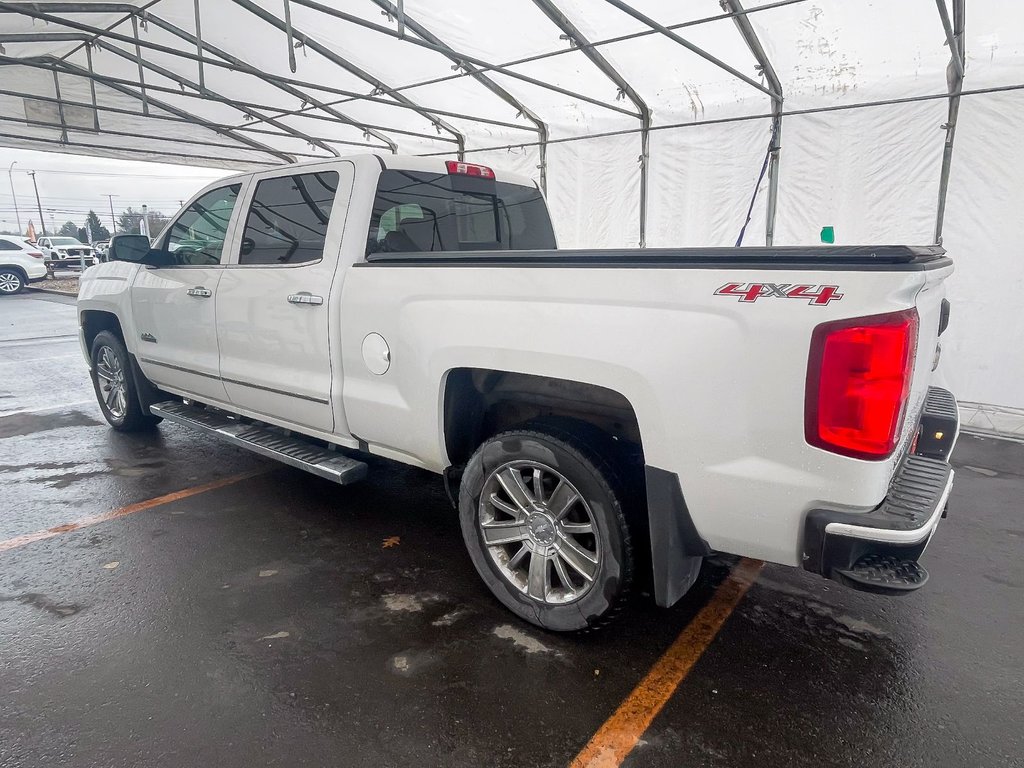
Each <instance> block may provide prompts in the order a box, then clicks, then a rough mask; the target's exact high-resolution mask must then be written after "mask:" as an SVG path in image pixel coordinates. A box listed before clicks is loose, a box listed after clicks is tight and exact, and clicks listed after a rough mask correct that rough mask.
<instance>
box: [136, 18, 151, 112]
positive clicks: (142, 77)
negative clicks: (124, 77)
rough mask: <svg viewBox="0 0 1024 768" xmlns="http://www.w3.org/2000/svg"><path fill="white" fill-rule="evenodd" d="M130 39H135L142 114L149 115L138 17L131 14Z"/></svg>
mask: <svg viewBox="0 0 1024 768" xmlns="http://www.w3.org/2000/svg"><path fill="white" fill-rule="evenodd" d="M132 37H134V38H135V61H136V62H138V65H139V92H140V93H141V94H142V114H144V115H148V114H149V99H147V98H146V74H145V72H143V71H142V47H141V46H140V45H139V17H138V16H136V15H135V14H134V13H133V14H132Z"/></svg>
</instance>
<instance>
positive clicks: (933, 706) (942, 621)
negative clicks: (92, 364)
mask: <svg viewBox="0 0 1024 768" xmlns="http://www.w3.org/2000/svg"><path fill="white" fill-rule="evenodd" d="M75 330H76V328H75V312H74V306H73V303H71V301H70V300H66V299H63V298H62V297H57V296H45V295H42V294H27V295H23V296H19V297H14V298H4V299H0V483H2V488H3V500H4V503H3V505H2V507H0V766H2V767H3V768H13V767H14V766H18V767H19V768H20V767H21V766H57V765H60V766H133V767H135V766H200V765H202V766H207V765H216V766H217V767H218V768H233V767H234V766H247V767H248V766H256V765H260V766H262V765H267V766H306V765H308V766H327V765H331V766H473V767H474V768H475V767H477V766H509V767H512V766H515V767H516V768H522V766H566V765H569V764H571V763H572V762H573V760H574V758H575V757H576V755H577V754H578V753H580V751H581V750H583V749H584V747H585V745H587V744H588V742H591V741H592V739H594V738H595V734H598V737H596V738H597V742H596V743H597V744H598V747H600V740H601V738H604V736H605V735H606V734H607V733H608V727H607V725H606V723H607V722H609V718H611V717H613V714H614V713H616V711H617V710H618V709H619V708H620V704H621V703H622V702H623V701H624V700H626V699H627V697H630V695H631V692H632V691H634V688H635V687H636V686H637V685H638V683H641V681H644V680H645V679H648V678H647V677H645V676H648V673H649V671H650V670H651V669H652V667H654V666H655V665H658V664H663V663H664V659H665V658H666V657H667V656H671V655H672V654H673V653H677V652H679V651H680V649H682V653H683V655H686V654H689V655H690V656H692V659H693V660H694V661H693V663H692V666H690V667H687V668H686V669H685V670H684V671H683V674H681V676H680V677H681V682H679V684H678V687H675V685H673V686H671V688H670V689H669V691H668V693H669V694H670V695H668V696H667V701H666V702H662V703H663V704H664V706H663V708H661V709H657V708H651V709H650V711H648V712H647V713H646V714H645V713H644V712H640V713H639V714H638V713H636V712H633V711H632V710H630V711H627V712H626V713H625V714H624V715H623V714H622V713H621V712H620V713H619V717H620V718H622V717H624V718H625V719H626V721H628V722H633V723H634V724H635V723H636V722H641V723H642V724H643V728H642V729H641V731H640V732H639V736H638V738H639V740H638V741H637V742H636V744H635V747H634V748H632V750H631V751H630V752H629V753H628V755H627V756H626V757H625V759H624V762H622V763H621V764H624V765H627V766H633V767H636V768H639V767H640V766H645V767H646V766H654V767H655V768H660V767H662V766H664V767H665V768H669V767H672V768H675V767H676V766H747V765H767V766H774V765H779V766H809V767H810V766H815V767H818V766H854V765H861V764H868V765H871V766H900V768H904V767H905V766H971V767H972V768H974V767H976V766H1020V765H1024V728H1022V726H1021V723H1022V722H1024V642H1022V640H1021V638H1022V636H1024V558H1022V554H1024V517H1022V510H1021V506H1022V499H1024V445H1022V444H1019V443H1011V442H1005V441H998V440H993V439H980V438H974V437H969V436H963V437H961V441H960V444H959V445H958V446H957V450H956V453H955V455H954V459H953V463H954V465H955V467H956V469H957V480H956V482H955V484H954V488H953V493H952V497H951V501H950V516H949V518H948V519H946V520H944V521H943V522H942V525H941V526H940V528H939V531H938V534H937V535H936V537H935V539H934V540H933V542H932V544H931V545H930V547H929V549H928V552H927V553H926V555H925V557H924V560H923V563H924V564H925V566H926V567H927V568H928V569H929V571H930V572H931V580H930V582H929V584H928V585H927V586H926V587H925V589H923V590H921V591H920V592H918V593H915V594H913V595H911V596H909V597H905V598H901V599H893V598H884V597H876V596H872V595H865V594H862V593H857V592H853V591H850V590H848V589H845V588H843V587H840V586H839V585H837V584H834V583H831V582H827V581H824V580H822V579H820V578H818V577H814V576H812V575H809V574H807V573H804V572H801V571H797V570H794V569H789V568H784V567H780V566H774V565H766V566H764V568H763V569H761V570H760V572H759V573H758V575H757V577H756V580H755V581H754V582H753V584H752V586H750V588H749V591H747V592H746V594H745V595H743V596H742V597H740V598H738V602H737V603H736V605H735V608H732V607H731V605H730V607H729V609H728V610H726V611H725V612H724V613H723V618H724V624H722V626H721V629H720V630H719V631H718V632H717V634H715V633H710V634H708V633H705V634H704V635H701V634H700V633H699V632H697V633H696V634H693V632H694V627H695V626H697V627H698V628H699V626H702V622H703V617H704V616H705V614H706V613H707V612H708V610H709V606H710V607H714V605H715V601H716V600H719V598H720V594H721V592H722V589H723V588H724V587H720V585H726V586H727V585H728V583H729V579H731V578H734V577H733V576H730V573H733V572H734V571H735V569H737V568H738V567H740V566H737V561H736V560H735V559H733V558H727V557H721V558H716V559H714V560H711V561H709V562H708V563H707V564H706V566H705V568H704V570H703V572H702V575H701V578H700V580H699V582H698V583H697V585H696V586H695V587H694V589H693V590H692V591H691V593H690V594H688V595H687V596H686V597H685V598H684V599H683V600H682V601H681V602H680V603H679V604H678V605H677V606H675V607H674V608H672V609H669V610H662V609H658V608H656V607H654V606H653V604H652V602H651V600H650V598H649V597H646V596H643V595H640V596H638V599H637V600H635V601H634V604H633V606H632V607H631V608H630V609H629V610H628V611H627V613H626V614H625V615H624V616H623V617H622V618H621V620H620V621H619V622H618V623H617V624H615V625H613V626H612V627H609V628H608V629H606V630H604V631H603V632H600V633H597V634H595V635H592V636H586V637H582V638H581V637H566V636H560V635H553V634H549V633H545V632H542V631H540V630H537V629H534V628H533V627H530V626H528V625H525V624H522V623H520V622H518V621H517V620H516V619H515V618H514V617H513V616H511V615H510V614H509V613H507V612H506V611H505V610H504V609H502V607H501V606H500V605H499V604H498V603H497V602H496V601H495V600H494V599H493V598H491V596H490V594H489V593H488V592H487V591H486V589H485V588H484V587H483V585H482V584H481V583H480V581H479V579H478V577H477V576H476V573H475V572H474V570H473V568H472V565H471V564H470V562H469V559H468V556H467V555H466V554H465V552H464V550H463V547H462V543H461V540H460V536H459V529H458V521H457V518H456V515H455V513H454V512H453V511H452V509H451V508H450V506H449V505H448V502H447V500H446V498H445V495H444V492H443V489H442V486H441V483H440V480H439V478H437V477H435V476H433V475H431V474H429V473H426V472H423V471H420V470H416V469H412V468H408V467H403V466H401V465H398V464H392V463H389V462H386V461H383V460H378V459H370V460H369V461H370V465H371V466H370V474H369V478H368V479H367V480H366V481H365V482H363V483H361V484H358V485H355V486H350V487H345V488H341V487H338V486H335V485H333V484H331V483H329V482H327V481H324V480H320V479H318V478H315V477H312V476H309V475H307V474H305V473H302V472H300V471H298V470H293V469H290V468H288V467H282V466H279V465H277V464H275V463H273V462H269V461H267V460H264V459H262V458H259V457H256V456H254V455H251V454H249V453H246V452H244V451H242V450H240V449H236V448H233V447H231V446H228V445H224V444H220V443H215V442H211V441H210V440H209V439H208V438H204V437H202V436H199V435H196V434H193V433H190V432H188V431H187V430H185V429H183V428H180V427H178V426H175V425H169V424H163V425H161V426H160V427H159V429H158V430H156V431H155V432H153V433H150V434H140V435H122V434H119V433H116V432H113V431H112V430H110V429H109V428H108V427H107V426H106V424H105V423H104V422H103V420H102V417H101V416H100V412H99V410H98V407H97V406H96V404H95V402H94V400H93V394H92V388H91V384H90V382H89V378H88V375H87V372H86V368H85V362H84V360H83V358H82V354H81V351H80V349H79V346H78V341H77V337H76V335H75ZM716 590H718V591H717V592H716ZM694 617H698V621H696V622H694ZM701 638H702V639H701ZM698 642H699V643H700V644H699V646H696V645H694V644H695V643H698ZM659 660H662V661H659ZM631 701H632V699H631ZM640 701H641V704H643V706H647V707H655V705H653V704H650V703H649V701H648V699H645V698H644V697H641V699H640ZM645 702H647V703H645ZM657 706H659V707H660V704H659V705H657ZM626 709H627V710H629V709H630V708H629V707H627V708H626ZM637 717H640V720H637V719H636V718H637ZM643 717H646V718H647V719H643ZM630 718H633V720H630ZM615 722H619V721H615ZM613 736H614V734H613ZM591 754H597V755H598V756H597V758H594V759H593V760H592V761H591V763H590V764H591V765H594V766H597V765H608V766H612V765H618V764H620V760H619V758H617V757H614V756H613V755H612V754H611V752H608V753H606V754H604V753H601V752H600V749H598V752H596V753H594V752H593V751H592V752H591ZM602 754H604V756H603V757H602V756H601V755H602Z"/></svg>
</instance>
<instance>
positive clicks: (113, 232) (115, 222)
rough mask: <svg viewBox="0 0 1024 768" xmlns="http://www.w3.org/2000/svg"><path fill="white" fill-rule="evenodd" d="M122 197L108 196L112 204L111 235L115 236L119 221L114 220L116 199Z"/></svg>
mask: <svg viewBox="0 0 1024 768" xmlns="http://www.w3.org/2000/svg"><path fill="white" fill-rule="evenodd" d="M115 197H120V195H107V200H108V201H109V202H110V225H111V230H110V234H111V235H114V234H116V233H117V219H115V218H114V198H115Z"/></svg>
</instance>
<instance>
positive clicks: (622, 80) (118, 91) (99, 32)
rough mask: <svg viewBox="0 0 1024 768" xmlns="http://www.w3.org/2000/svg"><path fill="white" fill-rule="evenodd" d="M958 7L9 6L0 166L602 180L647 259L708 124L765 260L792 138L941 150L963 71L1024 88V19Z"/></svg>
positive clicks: (182, 2)
mask: <svg viewBox="0 0 1024 768" xmlns="http://www.w3.org/2000/svg"><path fill="white" fill-rule="evenodd" d="M964 2H965V0H900V1H899V2H879V1H875V2H872V1H871V0H845V2H844V1H841V0H772V1H770V2H769V1H766V0H721V2H720V3H719V2H716V0H687V2H685V3H680V2H668V1H667V0H628V1H627V0H504V1H503V2H480V1H479V0H444V1H443V2H441V1H440V0H344V1H343V2H333V3H331V2H318V1H317V0H149V1H148V2H147V1H145V0H136V1H135V2H131V3H109V2H93V1H92V0H88V1H84V2H30V3H29V2H0V46H2V49H3V50H2V52H0V64H2V65H3V67H2V69H0V72H2V73H3V77H2V79H0V82H2V87H0V145H6V146H11V147H28V148H38V149H55V150H60V151H66V152H76V153H82V154H89V155H99V156H107V157H118V158H135V159H149V160H162V161H169V162H179V163H188V164H193V165H206V166H214V167H221V168H232V169H237V168H253V167H260V166H266V165H272V164H277V163H284V162H296V161H303V160H311V159H315V158H329V157H332V156H340V155H344V154H350V153H352V152H358V151H381V152H403V153H409V154H430V153H436V154H452V155H456V154H458V155H464V156H466V157H467V158H468V159H474V158H479V159H481V161H485V162H486V161H492V162H495V164H497V165H500V166H504V167H511V168H512V169H513V170H516V171H520V172H526V173H528V174H530V175H533V176H534V177H536V178H538V180H539V181H540V182H541V184H542V185H543V186H544V187H545V188H547V177H548V176H549V175H550V174H551V172H552V169H553V168H554V167H560V169H561V171H562V172H563V173H565V174H567V178H566V180H564V181H565V183H563V186H562V189H561V191H555V192H552V191H551V190H549V195H552V194H554V195H555V196H557V195H559V194H562V195H574V194H577V193H578V192H579V190H578V189H574V188H573V186H572V184H571V183H568V181H570V180H571V178H573V177H579V178H581V179H582V178H586V177H587V176H588V175H592V174H594V173H598V174H600V171H599V170H596V168H595V167H596V166H598V165H600V163H602V162H604V163H605V165H606V166H610V165H611V164H609V163H608V162H607V161H608V159H609V158H614V159H615V160H616V163H615V164H614V170H612V169H611V168H610V167H606V170H605V174H606V175H613V177H614V180H615V182H616V183H614V184H612V185H611V186H612V187H617V188H621V187H622V186H623V182H624V186H625V187H627V188H628V189H630V190H636V194H633V193H632V192H631V193H630V194H625V193H624V194H623V197H622V200H621V201H618V202H617V203H615V205H616V208H617V210H619V211H620V212H628V213H629V216H628V217H625V216H620V217H619V218H622V219H623V220H625V219H626V218H628V219H629V223H628V224H622V225H620V226H619V229H617V230H615V231H612V230H609V231H608V233H607V234H608V235H609V237H610V238H611V239H613V240H614V239H625V240H627V241H629V240H632V241H633V242H637V241H638V242H639V243H640V244H644V243H645V242H646V240H647V235H646V230H647V224H648V219H649V218H650V217H651V215H652V213H651V211H650V210H649V209H650V207H651V203H650V201H649V197H650V194H649V190H650V187H651V184H652V182H651V178H650V177H651V168H650V166H651V162H652V161H651V158H652V153H653V154H657V153H659V152H661V153H664V157H665V160H666V162H667V163H669V164H670V163H671V160H672V154H671V153H672V149H673V142H675V141H677V139H674V138H673V137H672V136H671V135H670V134H664V135H657V134H658V132H660V131H664V130H666V129H672V128H680V127H696V126H699V127H704V126H712V127H715V128H716V130H718V131H719V133H720V135H722V136H723V137H725V136H729V135H730V131H732V134H733V135H735V136H737V137H739V136H740V135H741V134H742V138H741V139H737V140H736V142H734V143H736V145H737V146H742V149H741V150H739V151H738V157H737V162H741V163H742V164H743V166H744V167H745V168H747V167H750V166H753V167H754V168H755V170H756V167H757V166H758V165H760V164H761V162H760V158H761V157H762V156H763V158H764V163H763V165H764V169H763V171H762V173H761V175H760V176H759V177H758V178H757V183H756V184H755V188H756V187H757V186H758V185H760V184H761V183H762V182H763V183H764V184H765V186H766V188H767V190H766V193H765V197H766V210H764V211H763V212H762V211H761V210H760V207H759V208H758V210H757V211H754V210H751V212H750V213H751V215H752V216H753V218H754V219H755V224H756V225H757V226H759V227H761V228H763V229H764V230H765V237H766V240H767V241H768V242H771V241H772V239H773V236H774V232H773V229H774V221H775V207H776V197H777V187H778V179H779V176H780V170H779V162H780V147H781V146H782V145H783V140H782V125H783V118H784V116H786V115H789V114H800V115H807V114H815V113H819V112H822V113H823V112H828V111H830V110H838V109H848V108H851V107H857V106H858V105H859V104H863V103H865V102H883V103H893V102H897V103H898V102H899V100H906V99H911V100H916V99H920V100H922V103H924V104H925V105H926V106H925V107H924V110H925V111H927V112H928V113H929V115H934V114H938V113H947V112H948V113H949V116H950V119H949V120H947V125H946V132H947V138H948V139H949V140H950V142H947V143H951V139H952V135H953V132H954V130H955V111H956V109H957V107H958V104H957V102H958V101H959V99H958V98H957V97H956V96H954V97H952V98H949V99H948V100H947V99H946V94H948V93H954V94H955V93H956V92H958V91H959V90H960V89H961V80H962V74H963V71H964V67H965V62H966V61H967V53H966V51H971V50H972V47H973V49H974V53H973V55H974V59H972V61H971V66H972V78H971V84H972V86H974V87H982V88H983V87H986V86H993V85H1000V86H1003V85H1008V84H1009V85H1018V84H1019V83H1020V81H1022V80H1024V77H1021V75H1020V72H1019V71H1016V70H1015V69H1014V67H1015V66H1018V65H1019V62H1020V55H1021V43H1022V40H1024V31H1022V30H1024V11H1022V10H1021V9H1020V7H1007V6H1010V5H1011V4H1007V3H1004V2H999V0H970V9H971V10H970V13H971V27H970V28H971V29H973V30H974V32H972V37H971V38H970V44H968V38H967V36H966V35H965V32H964V17H965V12H964ZM1012 6H1019V4H1012ZM975 42H977V43H978V45H977V46H975V45H974V43H975ZM979 46H980V48H979ZM965 49H966V51H965ZM730 123H732V124H733V126H734V127H732V128H730V127H729V124H730ZM741 123H748V124H749V125H747V126H746V127H743V126H740V125H738V124H741ZM693 135H697V134H693ZM755 135H756V136H757V137H758V138H754V137H755ZM652 137H653V138H652ZM579 141H583V142H589V144H588V145H587V146H586V147H584V146H582V145H581V146H568V145H570V144H573V143H574V142H579ZM652 142H653V145H654V146H653V148H652ZM728 144H729V142H727V141H726V142H723V147H724V146H728ZM555 147H559V148H560V149H559V151H557V152H556V151H555V150H554V148H555ZM732 154H733V155H736V154H737V153H736V152H733V153H732ZM717 161H719V162H722V163H725V164H728V163H729V161H730V158H729V157H719V158H717ZM581 168H585V169H586V172H585V173H582V172H579V170H580V169H581ZM748 175H749V174H748ZM946 176H948V160H945V161H944V162H943V167H942V170H941V172H940V177H941V178H942V179H945V178H946ZM587 183H588V184H589V182H587ZM944 184H945V181H942V182H941V185H942V186H943V188H944ZM940 197H941V194H940ZM612 198H613V199H614V194H613V195H612ZM654 205H655V207H657V205H658V203H657V202H655V203H654ZM634 209H636V210H635V211H634ZM940 211H941V203H940ZM654 215H657V212H656V211H655V212H654ZM940 218H941V212H940ZM603 226H605V227H609V226H612V227H613V229H614V225H610V224H608V223H607V222H605V223H604V224H603ZM620 230H621V231H620ZM938 231H939V227H938V226H937V227H936V234H937V233H938Z"/></svg>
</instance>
